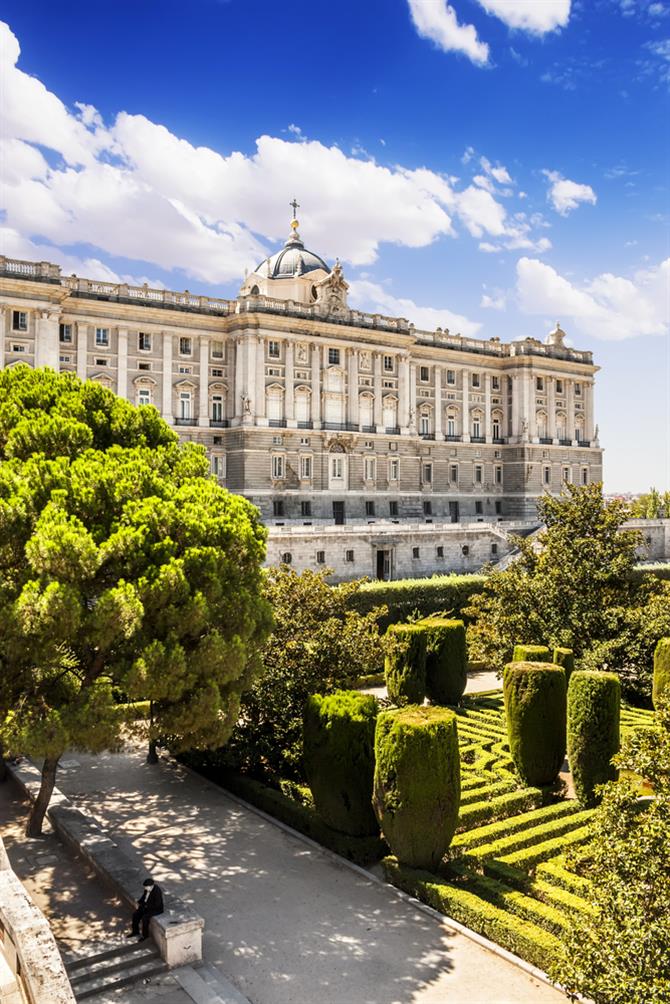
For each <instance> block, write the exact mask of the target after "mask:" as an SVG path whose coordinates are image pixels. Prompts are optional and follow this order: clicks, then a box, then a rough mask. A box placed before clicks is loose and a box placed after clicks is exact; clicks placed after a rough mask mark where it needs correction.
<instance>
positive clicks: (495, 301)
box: [479, 287, 507, 310]
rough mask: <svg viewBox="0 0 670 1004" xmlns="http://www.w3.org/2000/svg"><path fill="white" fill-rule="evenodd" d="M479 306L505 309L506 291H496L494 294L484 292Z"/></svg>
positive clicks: (487, 308)
mask: <svg viewBox="0 0 670 1004" xmlns="http://www.w3.org/2000/svg"><path fill="white" fill-rule="evenodd" d="M484 288H486V287H484ZM479 306H480V307H484V309H486V310H505V308H506V306H507V297H506V295H505V294H504V293H501V292H499V291H495V292H493V294H491V293H482V298H481V301H480V304H479Z"/></svg>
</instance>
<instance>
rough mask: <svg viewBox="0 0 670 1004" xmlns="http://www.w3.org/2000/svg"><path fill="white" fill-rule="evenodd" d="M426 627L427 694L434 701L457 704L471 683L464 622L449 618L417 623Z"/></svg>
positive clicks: (430, 619)
mask: <svg viewBox="0 0 670 1004" xmlns="http://www.w3.org/2000/svg"><path fill="white" fill-rule="evenodd" d="M418 623H419V624H420V625H421V626H422V627H424V628H425V630H426V694H427V696H428V699H429V701H430V702H431V703H432V704H458V703H459V701H460V699H461V697H462V696H463V694H464V693H465V685H466V683H467V682H468V652H467V646H466V642H465V624H464V623H463V621H460V620H450V619H447V618H446V617H426V618H425V619H424V620H422V621H419V622H418Z"/></svg>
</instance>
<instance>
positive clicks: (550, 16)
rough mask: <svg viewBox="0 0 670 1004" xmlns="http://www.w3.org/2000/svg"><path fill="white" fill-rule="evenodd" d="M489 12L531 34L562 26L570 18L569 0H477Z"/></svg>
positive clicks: (541, 33) (511, 26)
mask: <svg viewBox="0 0 670 1004" xmlns="http://www.w3.org/2000/svg"><path fill="white" fill-rule="evenodd" d="M479 3H480V4H481V6H482V7H483V8H484V10H485V11H487V12H488V13H489V14H493V16H494V17H497V18H499V19H500V20H501V21H504V23H505V24H506V25H507V26H508V27H510V28H518V29H519V30H520V31H526V32H528V33H529V34H531V35H545V34H546V33H547V32H549V31H555V30H556V29H557V28H563V27H565V25H566V24H567V23H568V21H569V19H570V0H479Z"/></svg>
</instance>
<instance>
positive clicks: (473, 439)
mask: <svg viewBox="0 0 670 1004" xmlns="http://www.w3.org/2000/svg"><path fill="white" fill-rule="evenodd" d="M470 442H471V443H485V442H486V436H470Z"/></svg>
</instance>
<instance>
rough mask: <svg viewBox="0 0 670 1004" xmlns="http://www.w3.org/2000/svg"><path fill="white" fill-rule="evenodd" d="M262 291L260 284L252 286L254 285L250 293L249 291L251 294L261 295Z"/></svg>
mask: <svg viewBox="0 0 670 1004" xmlns="http://www.w3.org/2000/svg"><path fill="white" fill-rule="evenodd" d="M260 292H261V291H260V289H259V288H258V286H252V287H251V291H250V293H249V296H260Z"/></svg>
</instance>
